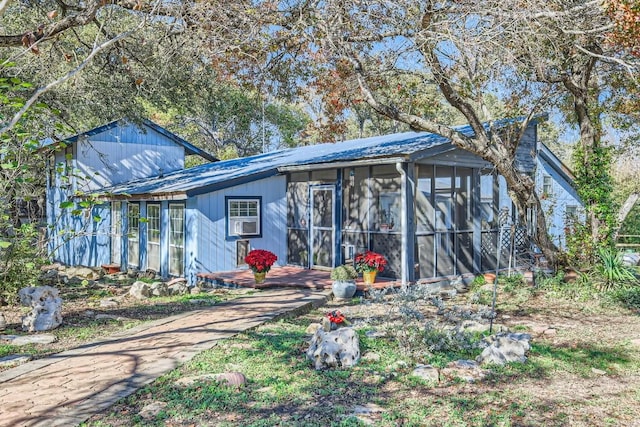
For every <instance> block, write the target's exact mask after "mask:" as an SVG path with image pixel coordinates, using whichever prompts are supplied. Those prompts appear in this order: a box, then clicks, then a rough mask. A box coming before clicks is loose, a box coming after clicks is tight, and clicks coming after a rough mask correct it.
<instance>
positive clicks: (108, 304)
mask: <svg viewBox="0 0 640 427" xmlns="http://www.w3.org/2000/svg"><path fill="white" fill-rule="evenodd" d="M118 305H119V304H118V302H117V301H115V300H113V299H112V298H106V299H102V300H100V307H102V308H113V307H117V306H118Z"/></svg>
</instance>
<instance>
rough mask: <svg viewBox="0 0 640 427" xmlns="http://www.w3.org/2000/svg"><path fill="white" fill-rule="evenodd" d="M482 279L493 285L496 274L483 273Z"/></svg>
mask: <svg viewBox="0 0 640 427" xmlns="http://www.w3.org/2000/svg"><path fill="white" fill-rule="evenodd" d="M484 281H485V282H486V284H487V285H493V284H494V282H495V281H496V275H495V274H494V273H484Z"/></svg>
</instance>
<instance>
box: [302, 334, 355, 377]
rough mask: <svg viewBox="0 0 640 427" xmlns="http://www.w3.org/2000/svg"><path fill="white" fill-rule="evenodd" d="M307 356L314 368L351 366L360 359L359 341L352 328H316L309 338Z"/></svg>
mask: <svg viewBox="0 0 640 427" xmlns="http://www.w3.org/2000/svg"><path fill="white" fill-rule="evenodd" d="M307 357H308V358H309V359H310V360H311V361H313V363H314V366H315V368H316V369H318V370H319V369H327V368H351V367H353V366H355V365H356V364H357V363H358V361H359V360H360V341H359V339H358V334H357V333H356V331H354V330H353V328H340V329H337V330H335V331H331V332H325V330H324V329H323V328H318V329H317V330H316V332H315V334H314V335H313V337H312V338H311V343H310V345H309V349H308V350H307Z"/></svg>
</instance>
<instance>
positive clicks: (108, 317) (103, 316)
mask: <svg viewBox="0 0 640 427" xmlns="http://www.w3.org/2000/svg"><path fill="white" fill-rule="evenodd" d="M102 319H106V320H117V321H119V322H124V321H126V320H131V319H129V318H128V317H123V316H115V315H113V314H97V315H96V320H102Z"/></svg>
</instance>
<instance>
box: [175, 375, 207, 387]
mask: <svg viewBox="0 0 640 427" xmlns="http://www.w3.org/2000/svg"><path fill="white" fill-rule="evenodd" d="M216 375H217V374H204V375H192V376H188V377H182V378H179V379H177V380H176V382H175V384H176V385H177V386H180V387H190V386H192V385H193V384H195V383H199V382H200V383H202V382H210V381H216Z"/></svg>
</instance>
